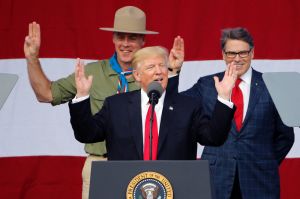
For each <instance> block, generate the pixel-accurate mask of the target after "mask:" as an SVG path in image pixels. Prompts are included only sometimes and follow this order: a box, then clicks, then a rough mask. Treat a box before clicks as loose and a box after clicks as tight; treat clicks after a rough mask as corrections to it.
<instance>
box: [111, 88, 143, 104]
mask: <svg viewBox="0 0 300 199" xmlns="http://www.w3.org/2000/svg"><path fill="white" fill-rule="evenodd" d="M139 94H140V90H135V91H130V92H126V93H120V94H115V95H112V96H109V97H107V98H106V101H109V102H120V101H124V102H125V101H128V99H130V98H132V97H137V96H139Z"/></svg>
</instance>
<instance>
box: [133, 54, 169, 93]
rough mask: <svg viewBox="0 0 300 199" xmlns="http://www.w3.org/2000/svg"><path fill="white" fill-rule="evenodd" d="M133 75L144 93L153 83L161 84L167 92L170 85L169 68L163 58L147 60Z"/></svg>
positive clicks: (157, 57) (140, 64) (156, 57)
mask: <svg viewBox="0 0 300 199" xmlns="http://www.w3.org/2000/svg"><path fill="white" fill-rule="evenodd" d="M133 75H134V78H135V80H136V81H137V82H139V83H140V85H141V88H142V89H143V90H144V91H147V88H148V86H149V84H150V83H151V82H152V81H157V82H159V83H160V84H161V86H162V88H163V89H164V90H166V87H167V84H168V67H167V64H166V60H165V58H163V57H161V56H155V57H151V58H147V59H145V60H144V61H143V62H142V63H139V65H138V67H137V69H136V70H135V71H134V72H133Z"/></svg>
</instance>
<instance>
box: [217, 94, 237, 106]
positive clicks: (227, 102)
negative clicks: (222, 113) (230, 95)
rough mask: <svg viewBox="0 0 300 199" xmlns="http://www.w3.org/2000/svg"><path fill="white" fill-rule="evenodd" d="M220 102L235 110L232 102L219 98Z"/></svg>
mask: <svg viewBox="0 0 300 199" xmlns="http://www.w3.org/2000/svg"><path fill="white" fill-rule="evenodd" d="M218 100H219V101H220V102H221V103H222V104H225V105H226V106H228V107H229V108H231V109H232V108H233V103H232V102H231V101H228V100H225V99H223V98H221V97H219V96H218Z"/></svg>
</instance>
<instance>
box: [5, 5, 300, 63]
mask: <svg viewBox="0 0 300 199" xmlns="http://www.w3.org/2000/svg"><path fill="white" fill-rule="evenodd" d="M125 3H126V1H122V0H114V1H113V3H107V1H99V0H91V1H88V3H86V2H85V1H80V0H64V1H61V0H51V1H50V0H45V1H36V0H27V1H1V6H0V13H1V17H0V44H1V48H0V58H22V57H23V56H24V55H23V48H22V46H23V41H24V37H25V35H26V34H27V26H28V23H29V22H31V21H33V20H36V21H37V22H39V23H40V24H41V26H42V37H43V40H42V49H41V56H42V57H67V58H75V57H82V58H91V59H98V58H107V57H110V56H111V55H112V53H113V44H112V41H111V39H110V38H111V33H109V32H105V31H100V30H98V28H99V27H100V26H106V27H107V26H108V27H110V26H112V24H113V16H114V12H115V10H116V9H117V8H119V7H121V6H124V5H125ZM131 5H136V6H138V7H140V8H142V9H143V10H145V12H146V14H147V26H148V29H149V30H155V31H159V32H161V34H159V35H155V36H148V37H147V45H163V46H165V47H167V48H170V47H171V45H172V42H173V38H174V37H175V36H176V35H181V36H183V37H184V39H185V42H186V60H210V59H221V53H220V44H219V37H220V30H221V29H222V28H225V27H234V26H244V27H246V28H248V29H249V30H250V32H251V33H252V34H253V36H254V40H255V44H256V47H257V48H256V52H255V57H256V58H262V59H265V58H268V59H299V58H300V45H299V43H300V37H299V35H300V26H299V19H300V12H299V10H300V1H298V0H276V1H261V0H252V1H251V2H248V1H234V0H233V1H223V0H216V1H197V0H194V1H176V4H174V2H173V0H165V1H160V0H154V1H131ZM157 5H159V6H157ZM166 7H167V8H168V9H165V8H166Z"/></svg>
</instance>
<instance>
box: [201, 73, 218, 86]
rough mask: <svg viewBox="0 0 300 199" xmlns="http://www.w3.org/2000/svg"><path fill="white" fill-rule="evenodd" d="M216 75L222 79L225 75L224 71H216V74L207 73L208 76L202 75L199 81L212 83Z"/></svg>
mask: <svg viewBox="0 0 300 199" xmlns="http://www.w3.org/2000/svg"><path fill="white" fill-rule="evenodd" d="M214 76H217V77H219V79H220V80H221V79H222V78H223V76H224V72H220V73H215V74H212V75H206V76H203V77H200V78H199V80H198V82H199V83H200V84H203V83H204V84H205V83H207V84H211V83H214Z"/></svg>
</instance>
